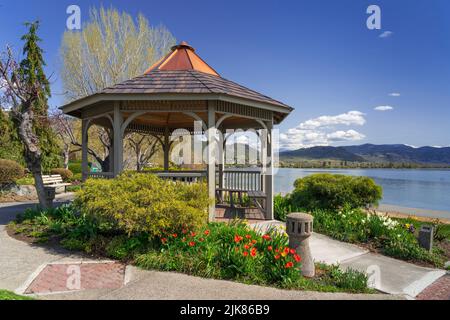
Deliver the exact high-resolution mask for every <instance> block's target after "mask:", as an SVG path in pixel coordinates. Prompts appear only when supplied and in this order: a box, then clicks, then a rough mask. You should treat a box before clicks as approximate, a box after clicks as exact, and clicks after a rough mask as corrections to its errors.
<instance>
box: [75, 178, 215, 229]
mask: <svg viewBox="0 0 450 320" xmlns="http://www.w3.org/2000/svg"><path fill="white" fill-rule="evenodd" d="M75 203H76V205H77V207H78V208H79V209H80V211H81V212H82V213H83V214H85V215H86V216H87V217H88V218H90V219H92V220H94V221H96V223H109V224H111V225H112V228H113V229H115V230H120V231H122V232H125V233H127V234H129V235H131V234H132V233H141V232H146V233H148V235H149V236H150V237H153V236H160V235H161V234H163V233H164V231H165V230H170V231H176V230H180V229H181V228H183V227H185V228H191V229H194V228H198V227H201V226H202V225H204V224H205V223H206V221H207V217H208V206H209V197H208V193H207V188H206V185H205V184H203V183H198V184H185V183H175V182H172V181H167V180H162V179H160V178H158V177H156V176H155V175H152V174H139V173H124V174H122V175H121V176H119V177H118V178H116V179H112V180H101V179H99V180H94V179H90V180H88V181H87V182H86V183H85V184H84V186H83V188H82V189H81V190H80V191H78V193H77V197H76V199H75Z"/></svg>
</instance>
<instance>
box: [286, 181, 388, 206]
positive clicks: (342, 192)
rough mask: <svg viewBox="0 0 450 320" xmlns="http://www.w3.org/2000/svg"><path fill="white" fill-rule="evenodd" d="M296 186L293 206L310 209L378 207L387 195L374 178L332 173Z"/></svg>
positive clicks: (292, 197)
mask: <svg viewBox="0 0 450 320" xmlns="http://www.w3.org/2000/svg"><path fill="white" fill-rule="evenodd" d="M294 186H295V189H294V191H293V193H292V195H291V199H292V204H294V205H295V206H297V207H303V208H306V209H310V210H312V209H318V208H323V209H339V208H342V207H344V206H345V205H347V206H350V207H351V208H361V207H366V206H369V205H376V204H378V201H379V200H380V199H381V198H382V194H383V192H382V189H381V187H380V186H378V185H377V184H375V182H374V181H373V179H371V178H367V177H352V176H345V175H338V174H328V173H325V174H315V175H311V176H307V177H305V178H301V179H298V180H297V181H295V184H294Z"/></svg>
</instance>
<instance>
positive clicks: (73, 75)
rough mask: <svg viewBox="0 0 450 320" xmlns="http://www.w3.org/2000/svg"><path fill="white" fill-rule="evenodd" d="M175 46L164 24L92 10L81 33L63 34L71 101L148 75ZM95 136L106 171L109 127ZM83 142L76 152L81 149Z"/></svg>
mask: <svg viewBox="0 0 450 320" xmlns="http://www.w3.org/2000/svg"><path fill="white" fill-rule="evenodd" d="M175 42H176V41H175V38H174V37H173V35H172V34H171V33H170V32H169V31H168V30H167V29H166V28H165V27H164V26H151V25H150V24H149V22H148V20H147V19H146V18H145V17H144V16H143V15H139V16H138V17H137V19H133V17H132V16H131V15H129V14H128V13H126V12H119V11H118V10H116V9H114V8H109V9H105V8H103V7H101V8H100V9H95V8H94V9H91V10H90V14H89V21H88V22H87V23H86V24H84V25H83V26H82V30H81V31H66V32H65V33H64V35H63V39H62V43H61V47H60V58H61V70H60V74H61V79H62V82H63V86H64V90H65V92H66V98H67V101H72V100H75V99H79V98H82V97H84V96H88V95H91V94H94V93H96V92H99V91H101V90H102V89H104V88H106V87H108V86H111V85H113V84H115V83H119V82H122V81H125V80H128V79H130V78H133V77H136V76H138V75H141V74H143V73H144V71H145V70H146V69H147V68H148V67H149V66H150V65H152V64H153V63H155V62H156V61H157V60H159V59H160V58H161V57H162V56H164V55H165V54H166V53H167V52H169V50H170V48H171V47H172V46H173V45H174V44H175ZM95 132H98V134H97V138H98V139H97V140H101V141H102V143H100V144H97V146H95V145H93V144H90V146H89V147H90V148H89V154H90V155H91V157H93V158H94V159H95V160H96V161H97V162H99V163H100V164H101V165H102V167H103V165H104V166H105V167H104V168H102V169H103V171H107V169H108V168H106V167H107V166H108V164H109V152H104V149H105V145H104V143H103V142H105V141H106V142H107V141H110V140H111V139H105V136H107V132H106V130H104V129H100V130H95ZM78 142H79V141H78ZM78 142H77V143H76V144H74V145H73V147H74V148H78V145H79V143H78ZM108 143H109V142H107V145H106V149H107V150H109V147H110V146H109V145H108ZM98 160H101V161H98Z"/></svg>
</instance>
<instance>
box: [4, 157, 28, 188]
mask: <svg viewBox="0 0 450 320" xmlns="http://www.w3.org/2000/svg"><path fill="white" fill-rule="evenodd" d="M24 175H25V170H24V168H23V167H22V166H21V165H20V164H18V163H17V162H15V161H12V160H4V159H0V185H2V184H10V183H14V182H15V181H16V180H17V179H20V178H22V177H23V176H24Z"/></svg>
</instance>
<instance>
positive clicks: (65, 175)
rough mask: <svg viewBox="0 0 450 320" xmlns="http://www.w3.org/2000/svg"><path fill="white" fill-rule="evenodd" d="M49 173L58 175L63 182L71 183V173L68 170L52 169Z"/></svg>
mask: <svg viewBox="0 0 450 320" xmlns="http://www.w3.org/2000/svg"><path fill="white" fill-rule="evenodd" d="M50 172H51V174H59V175H60V176H61V178H62V179H63V180H64V181H65V182H68V181H71V179H72V177H73V173H72V171H70V170H69V169H64V168H55V169H52V170H51V171H50Z"/></svg>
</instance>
